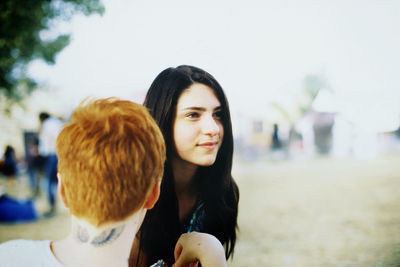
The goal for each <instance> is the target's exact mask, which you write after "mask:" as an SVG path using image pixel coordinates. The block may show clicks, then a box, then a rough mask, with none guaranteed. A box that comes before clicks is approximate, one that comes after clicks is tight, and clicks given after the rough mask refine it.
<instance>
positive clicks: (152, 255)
mask: <svg viewBox="0 0 400 267" xmlns="http://www.w3.org/2000/svg"><path fill="white" fill-rule="evenodd" d="M144 106H146V107H147V108H148V109H149V111H150V114H151V115H152V116H153V117H154V119H155V120H156V122H157V123H158V126H159V127H160V128H161V131H162V133H163V135H164V138H165V142H166V147H167V160H166V163H165V171H164V177H163V180H162V185H161V195H160V198H159V200H158V202H157V204H156V205H155V207H154V208H153V209H152V210H149V211H148V213H147V215H146V217H145V219H144V223H143V225H142V227H141V231H140V237H139V238H140V243H139V244H140V245H139V247H140V248H139V250H138V252H136V253H138V254H139V255H137V259H138V261H137V262H136V263H139V265H142V264H143V263H144V265H146V263H152V262H155V261H157V260H158V259H163V260H164V261H165V262H167V263H168V265H170V266H171V265H172V263H173V262H174V247H175V244H176V242H177V240H178V238H179V237H180V236H181V234H183V233H186V232H191V231H197V232H204V233H209V234H211V235H213V236H215V237H216V238H218V240H219V241H220V242H221V243H222V244H223V245H224V246H225V254H226V257H227V258H228V257H229V256H231V255H232V254H233V250H234V247H235V241H236V228H237V215H238V201H239V190H238V187H237V185H236V183H235V181H234V180H233V178H232V176H231V169H232V155H233V137H232V125H231V118H230V112H229V105H228V101H227V99H226V97H225V94H224V92H223V90H222V88H221V86H220V85H219V84H218V82H217V81H216V80H215V79H214V77H212V76H211V75H210V74H209V73H207V72H206V71H204V70H201V69H199V68H196V67H192V66H179V67H177V68H168V69H166V70H164V71H162V72H161V73H160V74H159V75H158V76H157V77H156V79H155V80H154V81H153V83H152V85H151V87H150V89H149V91H148V92H147V95H146V99H145V101H144ZM132 253H134V254H136V253H135V252H132ZM131 255H132V254H131ZM135 258H136V257H135ZM143 260H144V261H143ZM133 265H134V264H133Z"/></svg>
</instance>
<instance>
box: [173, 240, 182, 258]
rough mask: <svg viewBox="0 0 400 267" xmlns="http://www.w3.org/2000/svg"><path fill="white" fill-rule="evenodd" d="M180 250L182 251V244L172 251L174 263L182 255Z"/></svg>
mask: <svg viewBox="0 0 400 267" xmlns="http://www.w3.org/2000/svg"><path fill="white" fill-rule="evenodd" d="M182 250H183V246H182V244H176V246H175V250H174V257H175V261H177V260H178V258H179V256H180V255H181V253H182Z"/></svg>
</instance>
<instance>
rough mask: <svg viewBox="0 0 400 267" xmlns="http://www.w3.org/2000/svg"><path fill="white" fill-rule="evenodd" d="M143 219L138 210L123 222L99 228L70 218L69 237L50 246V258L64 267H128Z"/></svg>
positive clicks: (143, 213)
mask: <svg viewBox="0 0 400 267" xmlns="http://www.w3.org/2000/svg"><path fill="white" fill-rule="evenodd" d="M144 215H145V210H144V209H141V210H139V211H138V212H137V213H135V214H134V215H133V216H131V217H130V218H128V219H127V220H125V221H123V222H119V223H113V224H109V225H106V226H101V227H99V228H97V227H94V226H93V225H91V224H89V223H87V222H86V221H83V220H79V219H77V218H75V217H73V218H72V228H71V229H72V231H71V233H70V235H69V236H67V237H66V238H65V239H63V240H60V241H56V242H53V243H52V251H53V254H54V255H55V256H56V258H57V259H58V260H59V261H60V262H61V263H63V264H64V266H128V260H129V255H130V250H131V247H132V242H133V240H134V237H135V235H136V233H137V231H138V229H139V227H140V224H141V223H142V220H143V217H144Z"/></svg>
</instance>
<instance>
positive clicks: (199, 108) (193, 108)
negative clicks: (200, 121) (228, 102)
mask: <svg viewBox="0 0 400 267" xmlns="http://www.w3.org/2000/svg"><path fill="white" fill-rule="evenodd" d="M221 109H222V107H221V106H216V107H215V108H214V109H213V110H214V111H219V110H221ZM181 110H182V111H186V110H197V111H206V110H207V109H206V108H204V107H186V108H182V109H181Z"/></svg>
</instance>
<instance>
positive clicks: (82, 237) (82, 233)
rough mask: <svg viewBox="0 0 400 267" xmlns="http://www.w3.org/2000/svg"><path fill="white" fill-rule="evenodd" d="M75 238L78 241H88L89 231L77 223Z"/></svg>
mask: <svg viewBox="0 0 400 267" xmlns="http://www.w3.org/2000/svg"><path fill="white" fill-rule="evenodd" d="M76 238H77V239H78V241H79V242H82V243H86V242H88V241H89V233H88V231H87V229H86V228H83V227H81V226H80V225H78V228H77V231H76Z"/></svg>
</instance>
